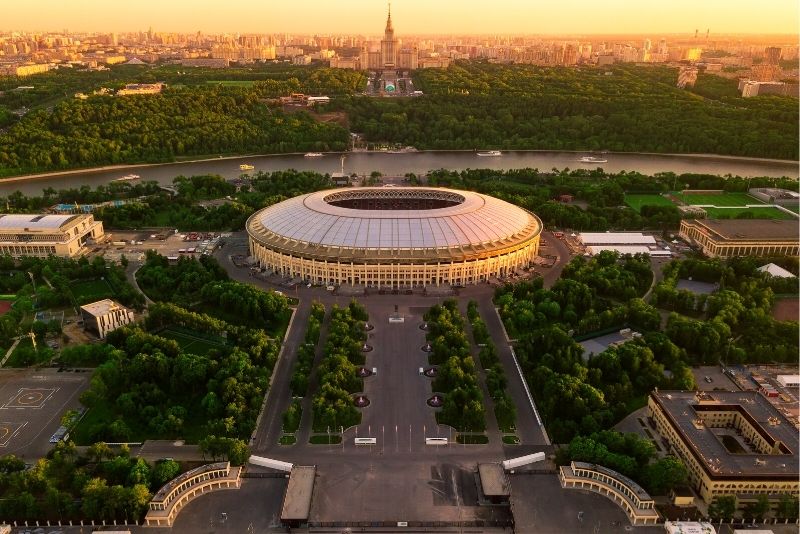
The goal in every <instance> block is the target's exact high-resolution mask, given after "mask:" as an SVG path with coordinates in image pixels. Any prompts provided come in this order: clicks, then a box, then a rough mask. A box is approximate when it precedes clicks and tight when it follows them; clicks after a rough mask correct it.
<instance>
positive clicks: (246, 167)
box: [239, 163, 255, 171]
mask: <svg viewBox="0 0 800 534" xmlns="http://www.w3.org/2000/svg"><path fill="white" fill-rule="evenodd" d="M253 169H255V167H254V166H253V165H248V164H247V163H242V164H241V165H239V170H242V171H252V170H253Z"/></svg>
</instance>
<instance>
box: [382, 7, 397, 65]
mask: <svg viewBox="0 0 800 534" xmlns="http://www.w3.org/2000/svg"><path fill="white" fill-rule="evenodd" d="M396 64H397V39H395V38H394V27H393V26H392V4H391V2H390V3H389V15H388V16H387V17H386V29H385V30H384V32H383V40H382V41H381V65H382V66H383V68H384V69H394V68H395V65H396Z"/></svg>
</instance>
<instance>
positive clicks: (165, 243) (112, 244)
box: [96, 230, 230, 261]
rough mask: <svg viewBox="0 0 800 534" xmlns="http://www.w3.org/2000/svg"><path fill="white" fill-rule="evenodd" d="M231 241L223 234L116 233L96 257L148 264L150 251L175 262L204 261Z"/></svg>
mask: <svg viewBox="0 0 800 534" xmlns="http://www.w3.org/2000/svg"><path fill="white" fill-rule="evenodd" d="M227 237H230V234H228V233H225V234H221V233H219V232H176V231H174V230H172V231H166V230H162V231H157V232H150V231H140V232H122V231H115V232H113V233H112V234H108V238H107V239H106V242H105V243H104V244H103V245H101V246H99V247H97V251H96V253H99V254H102V255H103V256H105V257H106V258H107V259H109V260H119V258H120V257H121V256H125V257H126V258H128V259H129V260H134V261H144V255H145V253H146V252H147V251H148V250H153V251H155V252H158V253H159V254H161V255H162V256H165V257H167V258H174V259H177V258H179V257H181V256H192V257H200V256H202V255H210V254H212V253H213V252H214V251H215V250H216V249H217V248H219V247H221V246H223V245H224V243H225V239H226V238H227Z"/></svg>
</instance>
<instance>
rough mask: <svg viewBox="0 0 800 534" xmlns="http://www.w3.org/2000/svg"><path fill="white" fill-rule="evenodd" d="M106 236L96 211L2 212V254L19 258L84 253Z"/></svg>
mask: <svg viewBox="0 0 800 534" xmlns="http://www.w3.org/2000/svg"><path fill="white" fill-rule="evenodd" d="M103 238H104V233H103V223H102V222H100V221H95V220H94V217H93V216H92V215H19V214H13V215H9V214H0V254H7V255H10V256H13V257H15V258H19V257H22V256H36V257H40V258H46V257H47V256H50V255H53V256H63V257H67V258H71V257H73V256H80V255H82V254H84V253H85V252H87V250H88V246H90V245H93V244H94V243H97V242H100V241H102V240H103Z"/></svg>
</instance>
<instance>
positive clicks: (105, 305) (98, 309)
mask: <svg viewBox="0 0 800 534" xmlns="http://www.w3.org/2000/svg"><path fill="white" fill-rule="evenodd" d="M122 307H123V306H121V305H120V304H117V303H116V302H114V301H113V300H111V299H103V300H98V301H97V302H90V303H89V304H84V305H83V306H81V309H82V310H83V311H85V312H87V313H90V314H92V315H94V316H95V317H100V316H103V315H107V314H109V313H111V312H112V311H114V310H118V309H120V308H122Z"/></svg>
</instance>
